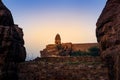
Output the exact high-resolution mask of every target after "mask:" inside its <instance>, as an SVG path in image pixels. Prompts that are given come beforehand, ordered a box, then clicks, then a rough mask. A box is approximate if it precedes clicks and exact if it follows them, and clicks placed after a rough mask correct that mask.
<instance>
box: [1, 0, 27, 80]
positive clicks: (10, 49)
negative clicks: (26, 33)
mask: <svg viewBox="0 0 120 80" xmlns="http://www.w3.org/2000/svg"><path fill="white" fill-rule="evenodd" d="M25 58H26V50H25V47H24V40H23V32H22V29H21V28H19V27H18V26H17V25H15V24H14V22H13V18H12V15H11V12H10V11H9V10H8V9H7V8H6V7H5V6H4V4H3V3H2V1H1V0H0V80H18V77H17V64H18V63H20V62H23V61H25Z"/></svg>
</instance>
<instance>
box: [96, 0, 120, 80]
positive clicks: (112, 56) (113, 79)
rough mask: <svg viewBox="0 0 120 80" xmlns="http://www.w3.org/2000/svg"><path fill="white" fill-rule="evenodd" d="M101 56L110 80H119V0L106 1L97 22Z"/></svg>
mask: <svg viewBox="0 0 120 80" xmlns="http://www.w3.org/2000/svg"><path fill="white" fill-rule="evenodd" d="M96 33H97V39H98V42H99V45H100V49H101V56H102V58H103V59H104V60H106V62H107V64H108V67H109V76H110V80H120V0H108V1H107V4H106V6H105V8H104V10H103V12H102V14H101V16H100V18H99V19H98V22H97V31H96Z"/></svg>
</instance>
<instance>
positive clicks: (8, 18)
mask: <svg viewBox="0 0 120 80" xmlns="http://www.w3.org/2000/svg"><path fill="white" fill-rule="evenodd" d="M0 25H3V26H13V25H14V21H13V17H12V14H11V12H10V10H9V9H8V8H6V6H5V5H4V4H3V3H2V0H0Z"/></svg>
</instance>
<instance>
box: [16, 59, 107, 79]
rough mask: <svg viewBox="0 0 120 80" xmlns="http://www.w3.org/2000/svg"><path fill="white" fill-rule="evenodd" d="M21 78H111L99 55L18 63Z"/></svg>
mask: <svg viewBox="0 0 120 80" xmlns="http://www.w3.org/2000/svg"><path fill="white" fill-rule="evenodd" d="M18 78H19V80H109V79H108V69H107V67H106V66H105V65H104V63H103V62H102V61H101V59H100V58H99V57H54V58H52V57H49V58H48V57H47V58H39V59H37V60H35V61H30V62H25V63H20V64H19V65H18Z"/></svg>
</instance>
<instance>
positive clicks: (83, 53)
mask: <svg viewBox="0 0 120 80" xmlns="http://www.w3.org/2000/svg"><path fill="white" fill-rule="evenodd" d="M99 51H100V50H99V48H98V47H97V46H94V47H91V48H89V49H88V52H86V51H74V52H72V53H70V56H94V57H95V56H99Z"/></svg>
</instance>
